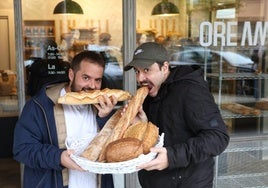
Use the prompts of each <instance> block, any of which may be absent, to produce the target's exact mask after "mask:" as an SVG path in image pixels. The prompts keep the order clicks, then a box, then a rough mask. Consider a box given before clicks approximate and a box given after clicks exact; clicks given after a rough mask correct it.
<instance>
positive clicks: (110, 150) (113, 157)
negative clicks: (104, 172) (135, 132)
mask: <svg viewBox="0 0 268 188" xmlns="http://www.w3.org/2000/svg"><path fill="white" fill-rule="evenodd" d="M142 153H143V145H142V142H141V141H140V140H139V139H137V138H121V139H118V140H116V141H113V142H111V143H109V144H108V145H107V148H106V160H107V162H121V161H128V160H131V159H134V158H136V157H138V156H139V155H140V154H142Z"/></svg>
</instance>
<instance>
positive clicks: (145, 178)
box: [124, 42, 229, 188]
mask: <svg viewBox="0 0 268 188" xmlns="http://www.w3.org/2000/svg"><path fill="white" fill-rule="evenodd" d="M131 68H133V69H134V71H135V73H136V79H137V82H138V84H139V85H140V86H147V87H148V88H149V95H148V96H147V98H146V99H145V101H144V103H143V107H142V108H141V109H140V111H139V113H138V115H137V117H136V120H140V121H151V122H152V123H154V124H156V125H157V126H158V127H159V132H160V133H164V134H165V138H164V147H160V148H159V147H158V148H151V151H152V152H156V153H158V155H157V157H156V158H155V159H154V160H152V161H150V162H148V163H145V164H142V165H140V166H138V168H139V169H141V170H140V171H139V173H138V176H139V182H140V184H141V186H142V187H143V188H152V187H154V188H163V187H168V188H210V187H211V188H212V187H213V172H214V157H215V156H217V155H219V154H220V153H222V152H223V151H224V149H225V148H226V147H227V145H228V143H229V136H228V133H227V129H226V126H225V124H224V121H223V119H222V117H221V114H220V111H219V109H218V106H217V105H216V103H215V101H214V98H213V96H212V95H211V93H210V91H209V88H208V85H207V83H206V81H205V80H204V76H203V70H202V69H201V68H200V67H198V66H177V67H173V68H172V67H171V66H170V65H169V61H168V53H167V50H166V49H165V48H164V47H163V46H161V45H160V44H158V43H154V42H148V43H143V44H142V45H140V46H139V47H138V48H137V49H136V50H135V52H134V56H133V60H132V61H131V62H130V63H129V64H127V65H126V66H125V67H124V70H125V71H128V70H130V69H131Z"/></svg>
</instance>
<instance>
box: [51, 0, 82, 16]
mask: <svg viewBox="0 0 268 188" xmlns="http://www.w3.org/2000/svg"><path fill="white" fill-rule="evenodd" d="M53 13H54V14H83V10H82V8H81V6H80V5H79V4H78V3H76V2H74V1H72V0H64V1H61V2H60V3H58V4H57V5H56V7H55V8H54V12H53Z"/></svg>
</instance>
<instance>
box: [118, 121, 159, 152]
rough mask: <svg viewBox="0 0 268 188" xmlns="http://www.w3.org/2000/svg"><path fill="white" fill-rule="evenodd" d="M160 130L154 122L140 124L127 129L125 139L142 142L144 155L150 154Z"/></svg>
mask: <svg viewBox="0 0 268 188" xmlns="http://www.w3.org/2000/svg"><path fill="white" fill-rule="evenodd" d="M158 135H159V130H158V127H157V126H155V125H154V124H153V123H152V122H150V121H149V122H138V123H135V124H133V125H131V126H129V127H128V128H127V130H126V131H125V133H124V136H123V138H137V139H139V140H141V141H142V145H143V154H148V153H149V152H150V148H151V147H153V146H154V145H155V144H156V143H157V140H158Z"/></svg>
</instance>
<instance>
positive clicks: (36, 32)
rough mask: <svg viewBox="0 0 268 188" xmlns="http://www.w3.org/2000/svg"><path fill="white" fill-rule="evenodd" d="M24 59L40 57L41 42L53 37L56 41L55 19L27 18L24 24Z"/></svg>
mask: <svg viewBox="0 0 268 188" xmlns="http://www.w3.org/2000/svg"><path fill="white" fill-rule="evenodd" d="M23 37H24V59H29V57H40V53H41V52H40V50H41V49H40V43H42V42H43V41H45V40H48V39H51V40H54V41H55V21H54V20H25V21H24V26H23Z"/></svg>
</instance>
